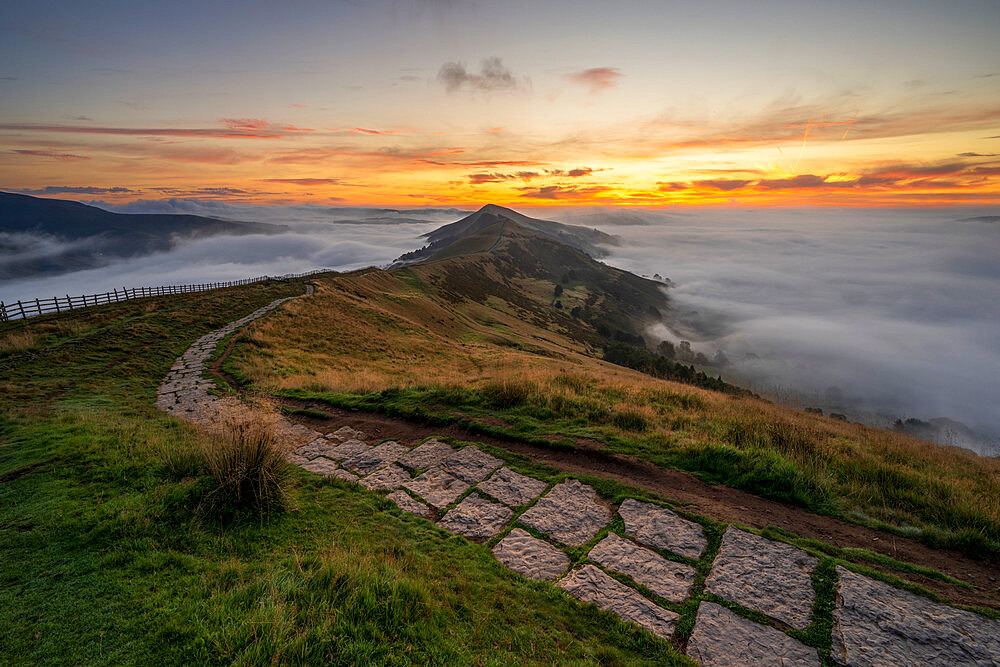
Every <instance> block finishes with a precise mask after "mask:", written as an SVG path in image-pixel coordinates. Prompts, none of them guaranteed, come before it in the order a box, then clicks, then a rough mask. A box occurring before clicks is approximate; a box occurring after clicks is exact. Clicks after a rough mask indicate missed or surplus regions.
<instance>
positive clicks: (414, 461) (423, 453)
mask: <svg viewBox="0 0 1000 667" xmlns="http://www.w3.org/2000/svg"><path fill="white" fill-rule="evenodd" d="M454 453H455V450H454V449H453V448H452V447H451V446H450V445H447V444H445V443H443V442H441V441H440V440H438V439H437V438H431V439H430V440H428V441H427V442H425V443H423V444H422V445H420V446H419V447H417V448H416V449H411V450H410V453H409V454H407V455H406V456H404V457H403V458H401V459H400V460H399V462H400V463H401V464H402V465H404V466H406V467H407V468H410V469H412V470H426V469H428V468H431V467H433V466H436V465H437V464H438V463H441V462H442V461H444V460H445V459H446V458H448V457H449V456H451V455H452V454H454Z"/></svg>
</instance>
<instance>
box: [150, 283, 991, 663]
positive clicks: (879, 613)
mask: <svg viewBox="0 0 1000 667" xmlns="http://www.w3.org/2000/svg"><path fill="white" fill-rule="evenodd" d="M311 293H312V288H311V286H310V287H309V289H308V291H307V295H308V294H311ZM287 300H288V299H279V300H277V301H274V302H272V303H271V304H268V305H267V306H265V307H263V308H261V309H258V310H257V311H254V312H253V313H251V314H250V315H248V316H246V317H243V318H241V319H239V320H236V321H235V322H232V323H230V324H228V325H226V326H225V327H223V328H222V329H219V330H218V331H214V332H211V333H209V334H206V335H205V336H202V337H201V338H199V339H198V340H197V341H195V343H194V344H192V345H191V347H190V348H189V349H188V350H187V352H185V353H184V355H182V356H181V357H180V358H179V359H178V360H177V361H176V362H175V363H174V365H173V366H172V367H171V369H170V372H169V373H168V374H167V376H166V377H165V378H164V380H163V383H162V384H161V386H160V388H159V389H158V391H157V400H156V405H157V407H159V408H160V409H162V410H164V411H165V412H167V413H169V414H171V415H174V416H176V417H179V418H181V419H185V420H188V421H192V422H195V423H199V424H211V423H213V422H217V421H218V420H219V419H220V418H222V417H224V416H225V415H226V414H227V412H228V411H229V410H232V409H234V407H236V406H238V405H239V402H238V400H237V399H233V398H225V399H224V398H219V397H217V396H214V395H212V394H210V393H208V390H209V389H210V388H211V387H212V386H214V385H213V383H212V382H211V381H209V380H207V379H204V378H203V375H202V374H203V372H204V370H205V369H206V368H207V361H208V359H209V357H210V356H211V354H212V353H213V351H214V350H215V348H216V346H217V345H218V344H219V343H220V342H221V341H222V340H223V339H224V338H225V337H226V336H228V335H229V334H231V333H233V332H234V331H235V330H236V329H238V328H239V327H240V326H242V325H243V324H246V323H247V322H250V321H252V320H254V319H256V318H258V317H262V316H264V315H266V314H267V313H269V312H271V311H272V310H274V309H275V308H277V307H278V306H280V305H281V304H282V303H284V302H286V301H287ZM275 434H276V437H277V438H278V439H279V441H280V442H281V443H283V444H284V445H285V446H286V447H287V451H288V455H287V457H288V460H289V462H291V463H294V464H295V465H298V466H301V467H303V468H305V469H306V470H310V471H312V472H315V473H316V474H319V475H323V476H327V477H334V478H338V479H343V480H346V481H349V482H354V483H358V484H360V485H362V486H365V487H367V488H369V489H372V490H375V491H380V492H385V493H387V495H386V498H388V499H389V500H392V501H393V502H394V503H395V504H396V505H397V506H398V507H399V508H400V509H401V510H402V511H404V512H409V513H411V514H414V515H417V516H420V517H423V518H425V519H429V520H432V521H433V520H437V521H438V523H437V525H438V526H439V527H441V528H443V529H446V530H449V531H451V532H454V533H456V534H459V535H464V536H466V537H469V538H470V539H473V540H475V541H480V542H488V543H492V541H493V540H497V541H496V544H494V545H493V547H492V551H493V555H494V556H495V558H496V559H497V561H498V562H499V563H501V564H503V565H505V566H506V567H508V568H510V569H511V570H513V571H514V572H517V573H519V574H521V575H523V576H525V577H528V578H531V579H538V580H543V581H555V582H556V585H557V586H558V587H560V588H562V589H563V590H564V591H566V592H567V593H568V594H570V595H572V596H573V597H575V598H577V599H578V600H581V601H583V602H588V603H591V602H592V603H594V604H596V605H597V606H598V607H600V608H601V609H604V610H606V611H609V612H611V613H613V614H616V615H617V616H618V617H619V618H621V619H622V620H625V621H629V622H633V623H636V624H638V625H639V626H641V627H643V628H645V629H646V630H648V631H650V632H652V633H653V634H655V635H657V636H659V637H662V638H666V639H670V638H672V637H673V633H674V629H675V627H676V624H677V621H678V619H679V618H680V616H679V615H678V614H677V613H676V611H675V610H674V609H667V608H665V607H664V606H661V605H660V604H657V602H656V601H655V600H654V599H650V598H647V597H646V596H645V595H643V594H642V593H640V592H639V591H638V590H636V589H635V588H633V587H632V586H630V585H626V584H624V583H622V582H621V581H618V580H616V579H614V578H613V577H611V576H609V574H608V573H607V572H605V571H604V570H602V569H601V568H605V569H606V570H607V571H608V572H612V573H618V574H619V575H626V576H627V577H629V578H630V579H631V581H633V582H635V583H636V584H639V585H640V586H641V587H643V589H644V590H647V589H648V590H649V591H650V592H652V593H653V594H654V595H655V596H659V597H657V598H656V599H657V600H661V598H662V599H665V600H667V602H664V604H665V605H667V606H672V605H675V604H679V603H682V602H683V603H684V604H685V607H680V606H678V607H676V609H678V610H679V609H684V608H687V609H691V606H690V603H689V602H688V600H690V597H691V595H693V594H695V593H697V592H698V590H697V588H696V587H695V586H694V582H695V581H696V579H697V576H696V570H695V568H693V567H691V566H690V565H688V564H685V563H678V562H674V561H672V560H670V559H668V558H665V557H664V556H663V555H662V554H677V555H678V556H682V557H684V558H687V559H692V560H695V561H696V560H698V559H699V558H701V557H702V554H704V552H705V550H706V549H707V548H708V539H707V538H706V535H705V532H704V530H703V528H702V526H701V525H700V524H698V523H696V522H694V521H691V520H689V519H685V518H684V517H681V516H679V515H678V514H677V513H675V512H673V511H671V510H669V509H667V508H665V507H662V506H660V505H656V504H653V503H648V502H642V501H639V500H635V499H631V498H627V499H625V500H623V501H622V503H621V504H620V506H619V507H618V508H617V514H618V515H619V516H620V517H621V523H620V524H618V528H615V525H614V524H612V519H613V518H614V515H615V512H616V510H615V508H614V507H612V506H611V505H610V504H609V503H608V502H607V501H605V500H604V499H602V498H601V497H600V496H599V495H598V494H597V492H596V491H594V489H592V488H591V487H590V486H588V485H586V484H584V483H582V482H580V481H579V480H576V479H572V478H569V479H565V480H564V481H562V482H560V483H558V484H556V485H555V486H554V487H552V488H551V489H550V490H549V491H548V492H547V493H544V495H541V494H543V492H544V491H545V489H546V488H547V486H548V484H547V483H546V482H544V481H542V480H538V479H534V478H532V477H530V476H527V475H523V474H521V473H518V472H516V471H514V470H511V469H510V468H506V467H503V464H504V461H503V460H501V459H499V458H497V457H495V456H493V455H491V454H489V453H488V452H484V451H483V450H481V449H480V448H478V447H476V446H474V445H467V446H466V447H464V448H463V449H461V450H455V449H453V448H452V447H451V446H450V445H448V444H447V443H444V442H441V441H440V440H438V439H436V438H431V439H430V440H427V441H426V442H424V443H423V444H420V445H419V446H416V447H414V446H413V445H414V444H416V443H412V444H407V443H398V442H394V441H388V442H384V443H381V444H375V445H374V446H373V444H370V443H369V442H368V438H367V437H366V435H365V434H364V433H362V432H360V431H357V430H355V429H353V428H350V427H348V426H344V427H341V428H339V429H337V430H335V431H333V432H332V433H327V434H326V435H323V434H321V433H318V432H317V431H314V430H313V429H310V428H308V427H306V426H302V425H299V424H295V423H293V422H291V421H290V420H288V419H285V418H281V419H280V420H279V422H278V423H277V425H276V428H275ZM421 471H423V472H421ZM417 472H421V474H419V475H417V476H416V477H411V475H412V474H415V473H417ZM484 480H485V481H484ZM473 487H474V490H473V491H472V492H471V493H469V494H468V495H466V496H465V497H464V498H462V496H463V494H465V493H466V492H467V491H468V490H469V489H470V488H473ZM475 489H481V490H482V491H483V492H484V493H486V494H488V495H489V496H490V498H486V497H483V496H482V495H480V494H479V493H478V492H477V491H476V490H475ZM411 494H412V495H411ZM414 495H415V496H417V497H414ZM539 496H541V497H539ZM460 498H461V502H457V501H459V499H460ZM491 498H494V499H496V501H500V502H496V501H495V500H491ZM536 499H537V500H536ZM424 501H426V502H424ZM533 501H534V505H532V506H531V507H530V508H529V509H527V510H526V511H525V512H524V513H523V514H521V515H520V516H517V515H516V512H517V511H518V509H519V508H522V507H524V506H525V505H529V504H530V503H532V502H533ZM427 503H429V504H427ZM518 523H520V524H521V525H523V526H526V527H528V528H530V529H531V530H533V531H535V532H536V533H537V535H533V534H531V533H529V532H528V531H527V530H525V529H524V528H521V527H518V526H517V525H516V524H518ZM622 527H623V533H624V534H623V535H619V534H617V532H614V531H617V530H621V529H622ZM609 528H611V529H613V530H612V532H608V533H607V535H606V536H605V537H604V538H602V539H601V540H600V541H597V543H596V545H594V546H593V547H592V548H590V550H589V552H586V547H585V545H589V544H590V543H592V542H593V541H595V540H594V538H595V537H596V536H597V535H598V534H599V533H601V531H603V530H606V529H609ZM508 530H509V532H507V533H506V534H504V531H508ZM539 535H541V536H542V537H539ZM498 537H499V539H498ZM545 538H548V539H545ZM550 540H551V541H550ZM560 545H566V547H568V548H569V549H570V551H569V553H567V551H564V549H563V547H561V546H560ZM580 547H584V549H582V550H581V549H580ZM648 547H651V548H648ZM654 549H656V550H659V551H660V552H662V553H657V552H656V551H654ZM571 555H572V556H573V558H572V559H571V557H570V556H571ZM574 560H575V562H576V563H577V565H576V567H574V568H573V569H570V565H571V563H573V562H574ZM818 562H819V561H818V559H816V558H815V557H813V556H811V555H809V554H807V553H806V552H804V551H802V550H801V549H798V548H796V547H793V546H791V545H788V544H785V543H783V542H777V541H774V540H770V539H766V538H763V537H760V536H757V535H754V534H752V533H749V532H746V531H742V530H739V529H736V528H734V527H732V526H730V527H729V528H728V529H727V530H726V532H725V534H724V536H723V538H722V543H721V545H720V547H719V551H718V553H717V554H716V555H715V556H714V559H713V562H712V563H711V564H710V566H708V572H707V577H706V579H705V585H704V590H705V593H707V594H710V595H717V596H719V597H720V598H722V599H724V600H727V601H728V602H727V604H733V605H736V607H735V609H737V611H733V610H730V609H727V608H725V607H723V606H721V605H718V604H715V603H713V602H711V601H708V600H702V601H701V602H700V605H699V606H698V610H697V614H696V616H695V618H694V627H693V631H692V633H691V636H690V638H689V639H688V642H687V654H688V655H689V656H690V657H691V658H693V659H695V660H697V661H699V662H700V663H701V664H703V665H706V666H715V665H765V666H766V665H817V664H820V662H819V654H818V652H817V649H816V648H814V647H810V646H806V645H805V644H803V643H802V642H801V641H799V640H798V639H796V638H793V637H791V636H790V635H789V634H787V633H786V632H784V631H783V629H784V628H786V627H791V628H796V629H805V628H807V627H809V626H810V625H811V624H812V623H813V622H814V612H813V602H814V600H815V590H814V588H813V583H812V573H813V571H814V570H815V568H816V566H817V564H818ZM599 566H600V567H599ZM700 567H703V568H704V567H705V565H704V563H702V565H700ZM836 574H837V582H836V603H835V607H834V610H833V631H832V655H831V657H832V659H833V660H834V661H835V662H837V663H839V664H844V665H1000V621H996V620H992V619H989V618H986V617H984V616H981V615H979V614H975V613H972V612H968V611H963V610H960V609H956V608H954V607H950V606H948V605H945V604H940V603H936V602H933V601H931V600H929V599H926V598H923V597H920V596H917V595H914V594H912V593H908V592H906V591H902V590H899V589H897V588H894V587H892V586H890V585H888V584H884V583H882V582H880V581H875V580H873V579H871V578H869V577H865V576H862V575H859V574H856V573H854V572H852V571H850V570H847V569H845V568H843V567H837V569H836ZM751 611H756V612H761V613H763V614H765V615H767V616H769V617H770V618H772V619H775V622H774V625H773V626H772V625H771V624H762V623H759V622H757V621H756V620H750V619H748V618H746V615H747V614H750V613H751ZM685 613H690V612H685ZM826 619H827V622H828V621H829V616H827V617H826ZM821 620H822V619H821Z"/></svg>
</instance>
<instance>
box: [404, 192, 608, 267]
mask: <svg viewBox="0 0 1000 667" xmlns="http://www.w3.org/2000/svg"><path fill="white" fill-rule="evenodd" d="M501 220H510V221H512V222H515V223H517V224H518V225H520V226H521V227H523V228H524V229H527V230H530V231H533V232H535V233H537V234H540V235H542V236H545V237H548V238H551V239H555V240H557V241H561V242H562V243H565V244H566V245H569V246H571V247H573V248H576V249H577V250H581V251H583V252H585V253H587V254H588V255H590V256H591V257H603V256H605V255H607V251H606V250H604V249H603V248H601V246H606V245H617V243H618V238H617V237H615V236H612V235H611V234H605V233H604V232H602V231H599V230H597V229H590V228H588V227H579V226H576V225H565V224H563V223H561V222H552V221H551V220H539V219H537V218H530V217H528V216H526V215H523V214H521V213H518V212H517V211H514V210H512V209H509V208H504V207H503V206H497V205H495V204H487V205H486V206H483V207H482V208H481V209H479V210H478V211H476V212H475V213H473V214H471V215H468V216H466V217H464V218H462V219H461V220H458V221H457V222H453V223H451V224H448V225H444V226H443V227H438V228H437V229H435V230H434V231H433V232H430V233H429V234H425V235H424V236H425V237H426V238H427V241H428V243H427V246H426V247H424V248H421V249H419V250H415V251H413V252H411V253H407V254H405V255H402V256H401V257H400V258H399V260H397V261H398V262H400V263H401V264H411V263H413V262H419V261H422V260H424V259H427V258H429V257H431V256H433V255H434V254H435V253H436V252H438V251H440V250H441V249H443V248H446V247H447V246H449V245H451V244H452V243H455V242H456V241H458V240H460V239H463V238H466V237H468V236H471V235H473V234H476V233H477V232H480V231H482V230H484V229H486V228H488V227H490V226H492V225H494V224H496V223H497V222H500V221H501Z"/></svg>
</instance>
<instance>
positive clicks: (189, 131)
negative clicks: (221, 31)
mask: <svg viewBox="0 0 1000 667" xmlns="http://www.w3.org/2000/svg"><path fill="white" fill-rule="evenodd" d="M221 122H222V123H223V124H224V125H225V126H226V127H225V128H173V127H169V128H168V127H150V128H133V127H97V126H91V125H61V124H41V123H37V124H36V123H5V124H0V130H6V131H18V132H58V133H65V134H108V135H123V136H136V137H208V138H216V139H277V138H280V137H284V136H287V135H289V134H295V133H300V132H312V131H313V130H310V129H306V128H299V127H295V126H294V125H279V124H274V123H270V122H268V121H266V120H263V119H260V118H223V119H222V121H221Z"/></svg>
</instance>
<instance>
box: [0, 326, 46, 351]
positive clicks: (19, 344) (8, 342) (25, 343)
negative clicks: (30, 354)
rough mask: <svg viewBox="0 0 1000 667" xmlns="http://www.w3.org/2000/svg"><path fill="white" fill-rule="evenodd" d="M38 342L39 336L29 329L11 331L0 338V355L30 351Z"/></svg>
mask: <svg viewBox="0 0 1000 667" xmlns="http://www.w3.org/2000/svg"><path fill="white" fill-rule="evenodd" d="M37 341H38V336H36V335H35V334H34V333H32V332H31V331H28V330H27V329H21V330H20V331H11V332H10V333H8V334H7V335H5V336H3V337H2V338H0V354H17V353H18V352H24V351H26V350H30V349H31V348H32V347H34V346H35V343H36V342H37Z"/></svg>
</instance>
